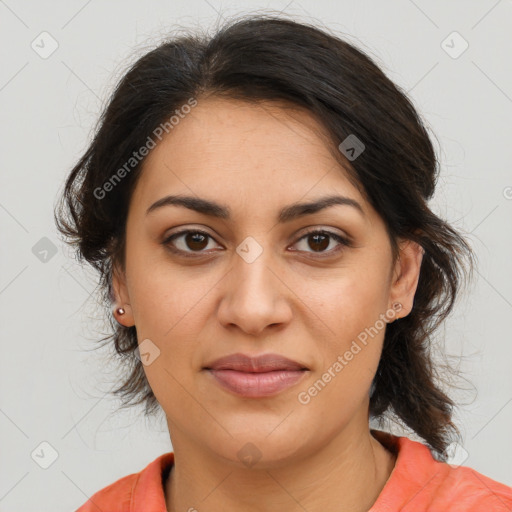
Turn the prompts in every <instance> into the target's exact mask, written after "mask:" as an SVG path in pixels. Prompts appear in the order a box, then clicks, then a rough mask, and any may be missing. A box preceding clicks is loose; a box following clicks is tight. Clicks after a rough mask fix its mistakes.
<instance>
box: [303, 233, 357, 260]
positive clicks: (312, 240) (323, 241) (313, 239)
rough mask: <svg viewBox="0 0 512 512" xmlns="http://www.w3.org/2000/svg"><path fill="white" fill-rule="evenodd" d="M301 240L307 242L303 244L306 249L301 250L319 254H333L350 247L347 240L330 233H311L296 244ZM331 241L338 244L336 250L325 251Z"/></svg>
mask: <svg viewBox="0 0 512 512" xmlns="http://www.w3.org/2000/svg"><path fill="white" fill-rule="evenodd" d="M302 240H306V241H307V242H306V243H305V244H303V245H305V246H306V248H305V249H301V250H304V251H305V252H313V253H319V254H324V253H326V254H328V255H329V254H334V253H337V252H338V251H340V250H342V249H343V248H344V247H345V246H350V242H349V240H348V239H346V238H344V237H342V236H340V235H338V234H336V233H332V232H330V231H322V230H320V231H319V230H317V231H311V232H309V233H306V234H305V235H304V236H303V237H301V238H300V239H299V240H298V242H297V243H299V242H301V241H302ZM332 240H335V241H336V242H338V248H334V249H331V250H326V249H327V248H328V247H329V246H330V245H331V242H332ZM334 246H336V244H334ZM307 249H311V251H308V250H307Z"/></svg>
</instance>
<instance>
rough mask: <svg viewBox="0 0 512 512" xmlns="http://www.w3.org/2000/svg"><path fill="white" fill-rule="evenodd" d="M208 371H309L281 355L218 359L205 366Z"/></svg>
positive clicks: (231, 356) (235, 356) (238, 356)
mask: <svg viewBox="0 0 512 512" xmlns="http://www.w3.org/2000/svg"><path fill="white" fill-rule="evenodd" d="M205 369H207V370H235V371H239V372H247V373H263V372H271V371H276V370H289V371H293V370H308V369H309V368H307V367H305V366H304V365H303V364H300V363H298V362H297V361H293V360H292V359H288V358H287V357H284V356H281V355H279V354H263V355H261V356H254V357H251V356H247V355H245V354H240V353H238V354H231V355H229V356H225V357H221V358H220V359H216V360H215V361H213V362H212V363H210V364H208V365H206V366H205Z"/></svg>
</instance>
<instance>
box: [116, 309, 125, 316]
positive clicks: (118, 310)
mask: <svg viewBox="0 0 512 512" xmlns="http://www.w3.org/2000/svg"><path fill="white" fill-rule="evenodd" d="M116 313H117V314H118V315H124V313H125V311H124V309H123V308H117V309H116Z"/></svg>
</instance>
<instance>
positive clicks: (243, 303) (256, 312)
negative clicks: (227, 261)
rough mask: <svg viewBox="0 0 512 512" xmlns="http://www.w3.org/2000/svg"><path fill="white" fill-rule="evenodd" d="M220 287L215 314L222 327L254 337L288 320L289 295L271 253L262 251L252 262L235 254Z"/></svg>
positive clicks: (289, 317) (290, 309) (289, 311)
mask: <svg viewBox="0 0 512 512" xmlns="http://www.w3.org/2000/svg"><path fill="white" fill-rule="evenodd" d="M280 274H281V275H280ZM220 286H221V301H220V305H219V309H218V311H217V314H218V319H219V321H220V322H221V323H222V324H223V325H224V327H229V326H231V327H233V326H237V327H238V328H240V329H241V330H243V331H244V332H245V333H247V334H251V335H254V336H255V335H258V334H261V333H262V332H263V331H264V330H265V329H266V328H267V327H270V326H273V327H275V326H283V325H285V324H287V323H289V322H290V320H291V317H292V308H291V305H290V296H291V295H292V292H291V291H290V288H289V287H288V286H286V283H285V282H284V279H283V272H282V269H280V267H279V264H278V263H276V261H275V259H274V258H273V257H272V254H271V251H270V250H263V251H261V253H260V254H259V255H258V256H257V257H256V258H255V259H253V258H250V257H249V258H244V257H243V255H242V256H239V255H238V254H237V255H236V257H234V262H233V266H232V267H231V270H230V271H229V273H228V274H227V275H226V276H225V278H224V279H223V280H222V282H221V284H220Z"/></svg>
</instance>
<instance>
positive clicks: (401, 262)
mask: <svg viewBox="0 0 512 512" xmlns="http://www.w3.org/2000/svg"><path fill="white" fill-rule="evenodd" d="M399 249H400V252H399V256H398V258H397V261H396V263H395V267H394V270H393V277H392V281H391V288H390V294H389V300H390V304H389V306H388V307H390V308H391V307H392V305H393V304H394V303H395V302H400V303H401V304H402V309H401V310H400V311H399V312H398V315H397V316H398V317H400V318H403V317H404V316H407V315H408V314H409V313H410V312H411V310H412V306H413V302H414V295H415V293H416V288H417V287H418V281H419V277H420V268H421V262H422V261H423V254H424V253H425V251H424V249H423V247H421V245H419V244H418V243H416V242H413V241H412V240H402V241H400V242H399Z"/></svg>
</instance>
